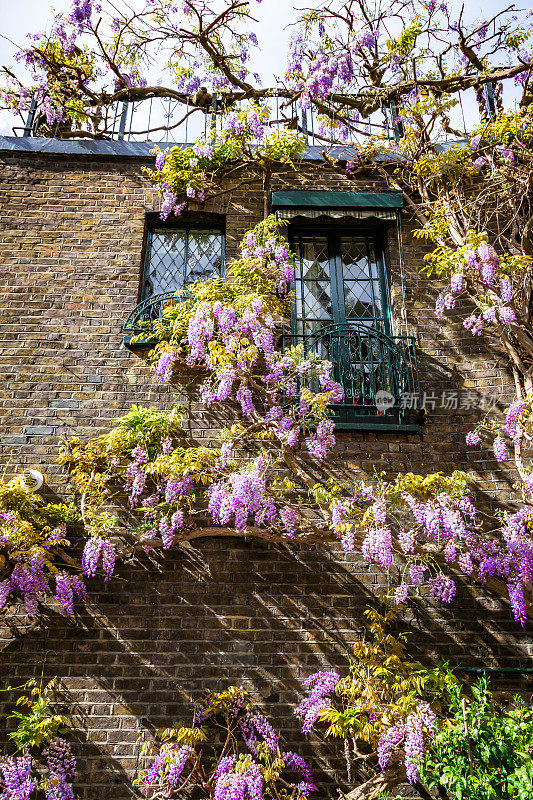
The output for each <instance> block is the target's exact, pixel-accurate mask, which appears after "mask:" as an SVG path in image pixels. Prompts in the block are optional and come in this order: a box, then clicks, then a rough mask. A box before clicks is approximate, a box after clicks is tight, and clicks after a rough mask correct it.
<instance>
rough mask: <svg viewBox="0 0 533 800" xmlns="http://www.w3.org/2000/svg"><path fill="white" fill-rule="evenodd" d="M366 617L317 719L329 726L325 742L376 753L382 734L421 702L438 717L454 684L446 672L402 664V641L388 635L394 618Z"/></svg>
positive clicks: (405, 661) (402, 637) (369, 611)
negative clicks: (341, 674)
mask: <svg viewBox="0 0 533 800" xmlns="http://www.w3.org/2000/svg"><path fill="white" fill-rule="evenodd" d="M365 616H366V617H367V621H368V622H367V626H366V633H365V635H364V636H363V638H362V640H361V641H360V642H358V643H357V644H355V645H354V647H353V651H352V655H351V656H350V657H349V671H348V675H347V676H346V677H345V678H343V679H342V680H341V681H339V683H338V684H337V687H336V689H335V700H334V702H333V703H332V704H331V706H329V707H328V708H325V709H323V710H322V711H321V712H320V716H319V719H320V720H321V721H322V722H324V723H326V724H327V727H326V729H325V735H326V736H333V737H341V738H343V739H347V738H350V739H353V740H354V744H356V743H357V742H365V743H366V744H367V745H370V746H371V747H372V748H373V749H375V748H376V747H377V744H378V741H379V739H380V737H381V736H382V735H383V733H384V732H385V731H386V730H387V729H388V728H389V727H390V726H391V725H393V724H395V723H396V722H398V721H404V720H405V719H406V718H407V717H408V715H409V714H410V713H412V712H415V711H416V710H417V708H418V706H419V705H420V703H421V702H424V703H428V704H429V705H430V706H431V708H432V709H433V711H434V712H436V713H437V714H440V713H441V712H442V708H443V700H444V697H445V695H446V691H447V689H448V687H450V686H451V685H453V684H454V681H455V679H454V678H453V676H452V675H451V674H450V673H449V672H448V671H447V670H445V669H439V668H435V669H427V668H426V667H424V666H423V665H422V664H420V663H419V662H415V661H409V660H408V659H407V658H406V648H407V640H406V637H405V635H404V634H398V635H396V636H395V635H393V634H392V633H391V632H390V627H391V625H392V624H393V623H394V622H395V621H396V620H397V616H398V615H397V612H395V611H392V610H389V611H387V612H386V613H385V614H380V613H379V612H378V611H377V610H376V609H372V608H371V609H367V610H366V611H365ZM356 746H357V744H356Z"/></svg>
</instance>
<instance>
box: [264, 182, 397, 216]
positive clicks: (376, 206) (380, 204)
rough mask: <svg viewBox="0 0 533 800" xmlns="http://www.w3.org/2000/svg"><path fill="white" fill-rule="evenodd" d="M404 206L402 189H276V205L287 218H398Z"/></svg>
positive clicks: (275, 208)
mask: <svg viewBox="0 0 533 800" xmlns="http://www.w3.org/2000/svg"><path fill="white" fill-rule="evenodd" d="M402 206H403V197H402V193H401V192H328V191H326V190H323V189H312V190H308V191H286V192H285V191H282V192H272V209H273V211H275V212H276V215H277V216H278V217H282V218H284V219H292V218H293V217H312V218H318V217H333V218H340V217H354V218H356V219H364V218H367V217H377V218H378V219H388V220H394V219H396V215H397V212H398V209H400V208H402Z"/></svg>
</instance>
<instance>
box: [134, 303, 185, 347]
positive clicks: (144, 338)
mask: <svg viewBox="0 0 533 800" xmlns="http://www.w3.org/2000/svg"><path fill="white" fill-rule="evenodd" d="M188 299H189V294H188V293H187V292H184V291H180V293H179V294H177V293H176V292H175V291H169V292H162V294H155V295H153V296H152V297H148V298H147V299H146V300H143V301H142V303H139V305H138V306H135V308H134V309H133V311H132V312H131V314H129V315H128V318H127V319H126V322H125V323H124V326H123V328H122V330H123V332H124V333H125V334H126V336H124V346H125V347H127V348H128V350H143V349H146V348H151V347H154V346H155V345H156V344H157V336H156V334H155V329H154V322H155V320H158V321H159V322H163V323H164V320H165V317H164V311H165V309H167V308H171V307H172V306H175V305H177V304H178V303H183V301H184V300H188Z"/></svg>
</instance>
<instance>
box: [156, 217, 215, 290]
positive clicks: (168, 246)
mask: <svg viewBox="0 0 533 800" xmlns="http://www.w3.org/2000/svg"><path fill="white" fill-rule="evenodd" d="M223 274H224V234H223V232H222V230H221V229H220V228H215V227H207V226H205V227H204V226H197V225H194V224H191V225H190V226H189V225H187V226H183V227H179V228H178V227H173V228H171V227H153V228H151V229H150V230H149V232H148V240H147V244H146V256H145V262H144V274H143V282H142V297H141V299H142V300H146V299H147V298H150V297H154V296H156V295H160V294H163V293H165V292H175V291H176V290H177V289H182V288H183V287H184V286H186V285H187V284H188V283H192V282H193V281H204V280H207V279H209V278H215V277H222V276H223Z"/></svg>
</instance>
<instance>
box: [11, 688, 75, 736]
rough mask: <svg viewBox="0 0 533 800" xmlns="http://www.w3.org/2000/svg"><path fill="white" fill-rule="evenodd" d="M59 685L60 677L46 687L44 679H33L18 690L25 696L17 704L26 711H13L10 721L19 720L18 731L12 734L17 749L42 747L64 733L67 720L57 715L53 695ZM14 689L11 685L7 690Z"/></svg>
mask: <svg viewBox="0 0 533 800" xmlns="http://www.w3.org/2000/svg"><path fill="white" fill-rule="evenodd" d="M57 686H58V679H57V678H52V680H50V681H49V682H48V683H46V684H45V685H44V686H43V680H42V677H41V679H40V681H37V680H36V679H35V678H32V679H30V680H29V681H26V683H25V684H23V686H21V687H18V689H19V690H20V689H22V690H23V692H24V694H22V695H21V697H19V698H18V699H17V701H16V705H17V707H19V708H20V707H22V708H23V709H24V710H22V711H13V712H12V713H11V714H10V715H9V716H8V719H15V720H18V722H17V727H16V729H15V730H14V731H12V732H11V733H10V734H9V738H10V739H12V740H13V741H14V742H15V744H16V745H17V749H18V750H28V749H31V748H41V747H43V746H44V745H47V744H48V742H50V740H51V739H53V738H54V736H56V735H57V734H59V733H64V730H65V727H64V726H65V725H66V724H67V719H66V717H64V716H63V715H61V714H56V713H54V700H53V694H54V691H55V690H56V689H57ZM12 689H13V687H11V686H8V687H7V690H6V691H9V690H12Z"/></svg>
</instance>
